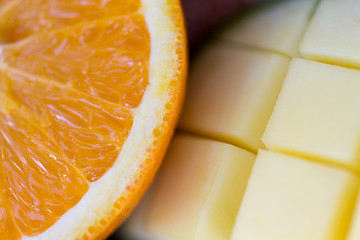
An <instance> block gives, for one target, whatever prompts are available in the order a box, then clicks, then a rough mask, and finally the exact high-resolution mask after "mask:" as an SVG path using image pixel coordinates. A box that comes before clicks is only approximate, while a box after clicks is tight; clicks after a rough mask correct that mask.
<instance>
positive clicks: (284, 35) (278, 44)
mask: <svg viewBox="0 0 360 240" xmlns="http://www.w3.org/2000/svg"><path fill="white" fill-rule="evenodd" d="M315 3H316V0H290V1H271V2H270V3H269V4H265V5H263V6H262V7H261V8H260V9H256V10H255V11H252V12H250V13H248V14H247V15H245V16H244V19H242V21H237V22H236V23H235V24H233V25H231V27H230V28H229V29H227V30H226V31H225V32H224V33H223V34H221V37H222V38H225V39H228V40H231V41H234V42H238V43H242V44H246V45H250V46H256V47H260V48H264V49H268V50H273V51H277V52H280V53H282V54H286V55H288V56H298V55H299V44H300V41H301V38H302V36H303V34H304V32H305V29H306V27H307V25H308V23H309V21H310V16H311V14H312V12H313V10H314V7H315ZM264 9H266V10H265V11H264Z"/></svg>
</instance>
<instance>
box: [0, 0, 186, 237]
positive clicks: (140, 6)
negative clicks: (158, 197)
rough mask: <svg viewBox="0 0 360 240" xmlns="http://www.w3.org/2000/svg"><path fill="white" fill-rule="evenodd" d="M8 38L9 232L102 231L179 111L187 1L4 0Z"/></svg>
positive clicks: (2, 35) (136, 185)
mask: <svg viewBox="0 0 360 240" xmlns="http://www.w3.org/2000/svg"><path fill="white" fill-rule="evenodd" d="M0 39H1V41H2V42H3V44H2V45H1V46H0V79H1V80H0V99H1V101H2V103H3V104H2V105H1V106H0V151H1V158H2V161H1V164H0V171H1V174H0V218H1V220H0V221H1V223H2V224H1V225H0V235H1V236H2V237H1V238H2V239H5V240H7V239H11V240H13V239H14V240H19V239H23V238H24V237H26V239H103V238H105V237H106V236H107V235H108V234H109V233H110V232H111V231H113V230H114V229H115V228H116V227H117V226H118V225H119V224H120V223H121V222H122V221H123V220H124V219H125V218H126V217H127V216H128V214H129V213H130V211H131V210H132V209H133V207H134V206H135V205H136V204H137V202H138V200H139V199H140V198H141V197H142V195H143V193H144V192H145V190H146V189H147V187H148V186H149V185H150V183H151V181H152V179H153V176H154V174H155V173H156V171H157V169H158V167H159V165H160V163H161V160H162V157H163V154H164V152H165V150H166V148H167V145H168V142H169V140H170V138H171V136H172V133H173V130H174V126H175V124H176V121H177V118H178V115H179V112H180V108H181V103H182V96H183V91H184V79H185V75H186V66H187V59H186V45H185V44H186V43H185V33H184V23H183V16H182V12H181V7H180V3H179V1H178V0H141V1H140V0H124V1H118V0H81V1H79V0H67V1H64V0H1V1H0Z"/></svg>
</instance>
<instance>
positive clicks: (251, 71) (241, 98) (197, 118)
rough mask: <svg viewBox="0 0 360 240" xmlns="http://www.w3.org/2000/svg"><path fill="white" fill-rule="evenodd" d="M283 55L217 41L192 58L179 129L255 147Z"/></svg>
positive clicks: (280, 72) (277, 87)
mask: <svg viewBox="0 0 360 240" xmlns="http://www.w3.org/2000/svg"><path fill="white" fill-rule="evenodd" d="M288 62H289V60H288V59H287V58H285V57H283V56H280V55H277V54H272V53H265V52H261V51H254V50H249V49H247V48H242V47H236V46H233V45H228V44H227V43H222V42H217V43H215V44H213V45H210V46H209V47H208V48H207V49H206V50H205V51H204V52H203V53H202V54H200V56H199V58H198V59H197V60H196V61H195V62H194V63H193V66H192V69H191V72H190V77H189V86H188V92H187V97H186V100H185V106H184V111H183V114H182V117H181V120H180V128H181V129H184V130H186V131H190V132H196V133H200V134H202V135H206V136H210V137H212V138H216V139H219V140H222V141H225V142H229V143H232V144H235V145H237V146H241V147H245V148H247V149H251V150H252V151H254V152H255V151H257V149H258V148H260V147H261V146H262V143H261V140H260V138H261V135H262V134H263V132H264V130H265V127H266V123H267V121H268V119H269V117H270V114H271V112H272V109H273V107H274V105H275V102H276V98H277V96H278V93H279V91H280V88H281V84H282V82H283V79H284V77H285V74H286V71H287V68H288Z"/></svg>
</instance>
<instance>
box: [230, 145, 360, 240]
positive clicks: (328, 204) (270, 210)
mask: <svg viewBox="0 0 360 240" xmlns="http://www.w3.org/2000/svg"><path fill="white" fill-rule="evenodd" d="M358 187H359V179H358V178H357V177H356V176H355V175H353V174H351V173H347V172H346V171H344V170H341V169H336V168H333V167H329V166H326V165H320V164H317V163H312V162H310V161H307V160H305V159H301V158H296V157H289V156H286V155H282V154H278V153H273V152H267V151H260V152H259V154H258V156H257V158H256V162H255V165H254V168H253V172H252V174H251V177H250V179H249V184H248V187H247V191H246V195H245V197H244V200H243V203H242V205H241V209H240V211H239V215H238V218H237V222H236V225H235V227H234V232H233V235H232V240H240V239H259V240H260V239H268V240H286V239H292V240H302V239H309V240H312V239H313V240H319V239H329V240H330V239H334V240H337V239H344V238H345V236H346V230H347V225H348V224H349V220H350V217H351V210H352V208H353V205H354V199H355V196H356V193H357V189H358Z"/></svg>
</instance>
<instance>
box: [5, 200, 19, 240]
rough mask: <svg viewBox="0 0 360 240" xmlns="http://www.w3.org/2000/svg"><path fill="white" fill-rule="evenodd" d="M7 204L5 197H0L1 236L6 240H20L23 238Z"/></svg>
mask: <svg viewBox="0 0 360 240" xmlns="http://www.w3.org/2000/svg"><path fill="white" fill-rule="evenodd" d="M5 202H6V201H5V199H4V198H3V196H1V195H0V222H1V224H0V236H1V238H2V239H4V240H8V239H11V240H20V239H21V237H22V236H21V234H20V231H19V229H18V228H17V227H16V225H15V223H14V221H13V219H12V217H11V213H10V212H9V205H8V204H5Z"/></svg>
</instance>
